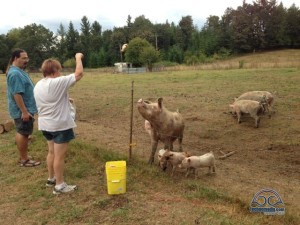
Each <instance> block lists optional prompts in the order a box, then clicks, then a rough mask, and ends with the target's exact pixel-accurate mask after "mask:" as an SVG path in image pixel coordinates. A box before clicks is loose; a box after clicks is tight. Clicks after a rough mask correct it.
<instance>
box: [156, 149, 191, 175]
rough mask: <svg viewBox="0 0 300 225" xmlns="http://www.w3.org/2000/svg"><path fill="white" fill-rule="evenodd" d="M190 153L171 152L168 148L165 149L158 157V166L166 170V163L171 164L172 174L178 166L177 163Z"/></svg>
mask: <svg viewBox="0 0 300 225" xmlns="http://www.w3.org/2000/svg"><path fill="white" fill-rule="evenodd" d="M189 156H190V155H189V154H188V153H187V152H173V151H170V150H167V151H166V152H165V153H164V154H163V155H162V157H161V159H160V162H159V163H160V167H161V168H162V169H163V170H166V169H167V167H168V165H172V174H171V176H173V175H174V172H175V170H176V168H177V167H178V166H179V164H180V163H181V162H182V160H184V159H185V158H186V157H189Z"/></svg>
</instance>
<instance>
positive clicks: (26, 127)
mask: <svg viewBox="0 0 300 225" xmlns="http://www.w3.org/2000/svg"><path fill="white" fill-rule="evenodd" d="M14 121H15V126H16V130H17V132H18V133H19V134H22V135H24V136H29V135H31V134H32V132H33V123H34V118H33V117H30V119H29V120H28V121H26V122H25V121H23V120H22V119H21V118H18V119H14Z"/></svg>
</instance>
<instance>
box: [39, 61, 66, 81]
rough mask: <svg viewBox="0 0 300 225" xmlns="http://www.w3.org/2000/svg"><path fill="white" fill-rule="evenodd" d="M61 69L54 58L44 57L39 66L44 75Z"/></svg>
mask: <svg viewBox="0 0 300 225" xmlns="http://www.w3.org/2000/svg"><path fill="white" fill-rule="evenodd" d="M61 69H62V67H61V64H60V62H59V61H58V60H56V59H46V60H45V61H44V62H43V64H42V67H41V70H42V73H43V75H44V77H46V76H49V75H52V74H54V73H56V72H57V71H60V70H61Z"/></svg>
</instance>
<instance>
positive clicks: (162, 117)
mask: <svg viewBox="0 0 300 225" xmlns="http://www.w3.org/2000/svg"><path fill="white" fill-rule="evenodd" d="M162 101H163V99H162V98H159V99H158V100H157V103H156V102H150V101H147V100H145V101H144V100H143V99H140V100H138V102H137V109H138V111H139V113H140V114H141V115H142V117H143V118H144V119H145V120H147V121H149V123H150V124H151V129H150V136H151V155H150V158H149V163H150V164H152V163H153V162H154V155H155V152H156V149H157V145H158V141H161V142H163V143H164V148H165V149H168V150H171V151H172V150H173V142H174V141H175V140H176V139H178V142H179V151H182V138H183V131H184V121H183V118H182V116H181V114H180V113H179V112H171V111H169V110H168V109H166V108H165V107H164V106H163V104H162Z"/></svg>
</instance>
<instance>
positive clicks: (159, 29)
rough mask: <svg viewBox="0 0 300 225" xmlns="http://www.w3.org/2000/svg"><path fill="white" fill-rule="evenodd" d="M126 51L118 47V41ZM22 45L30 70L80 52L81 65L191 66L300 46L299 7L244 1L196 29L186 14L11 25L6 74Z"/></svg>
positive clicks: (4, 40)
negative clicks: (104, 22)
mask: <svg viewBox="0 0 300 225" xmlns="http://www.w3.org/2000/svg"><path fill="white" fill-rule="evenodd" d="M125 43H128V49H126V51H125V52H122V51H121V47H122V45H123V44H125ZM16 47H18V48H23V49H25V50H26V51H27V53H28V55H29V57H30V69H38V68H39V67H40V65H41V64H42V62H43V60H44V59H46V58H50V57H52V58H57V59H58V60H59V61H60V62H62V63H63V66H64V67H71V66H73V65H74V55H75V53H76V52H82V53H83V54H84V55H85V57H84V61H83V63H84V66H85V67H88V68H99V67H107V66H113V65H114V63H116V62H121V61H127V62H131V63H133V65H134V66H142V65H146V66H148V68H150V69H151V68H152V66H153V65H154V63H156V62H160V63H162V64H163V63H164V64H172V63H178V64H182V63H185V64H188V65H195V64H199V63H205V62H209V61H212V60H216V59H222V58H225V57H228V56H229V55H231V54H240V53H249V52H254V51H262V50H274V49H279V48H300V10H299V8H298V7H297V6H296V5H295V4H293V5H291V6H290V7H289V8H285V7H284V6H283V4H282V2H280V4H278V3H277V1H276V0H270V1H267V0H255V1H253V2H252V3H251V4H249V3H246V2H245V1H243V3H242V5H241V6H239V7H237V8H236V9H233V8H227V9H226V10H225V13H224V15H223V16H221V18H219V17H218V16H209V17H208V18H207V20H206V22H205V24H204V26H203V27H202V28H201V29H199V28H198V27H197V26H195V25H194V23H193V18H192V17H191V16H189V15H187V16H183V17H182V18H181V20H180V21H179V23H178V25H176V24H175V23H174V22H171V23H169V22H168V21H166V22H165V23H158V24H153V23H152V22H151V21H150V20H149V19H147V18H145V16H144V15H141V16H139V17H136V18H135V19H134V21H133V20H132V17H131V16H130V15H128V17H127V21H126V25H125V26H123V27H114V28H113V29H112V30H104V31H103V30H102V26H101V24H100V23H99V22H98V21H94V22H92V23H91V22H90V21H89V19H88V17H87V16H83V17H82V19H81V23H80V31H78V30H76V29H75V28H74V25H73V23H72V21H71V22H70V23H69V25H68V27H67V28H66V27H64V26H63V25H62V24H60V26H59V28H58V29H57V33H56V34H54V33H53V32H52V31H50V30H49V29H47V28H46V27H44V26H43V25H39V24H35V23H33V24H30V25H27V26H25V27H24V28H14V29H11V30H10V31H8V33H7V34H6V35H5V34H2V35H0V49H1V52H0V69H1V70H2V71H3V72H5V71H6V67H7V63H8V60H9V56H10V53H11V51H12V49H14V48H16Z"/></svg>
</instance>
